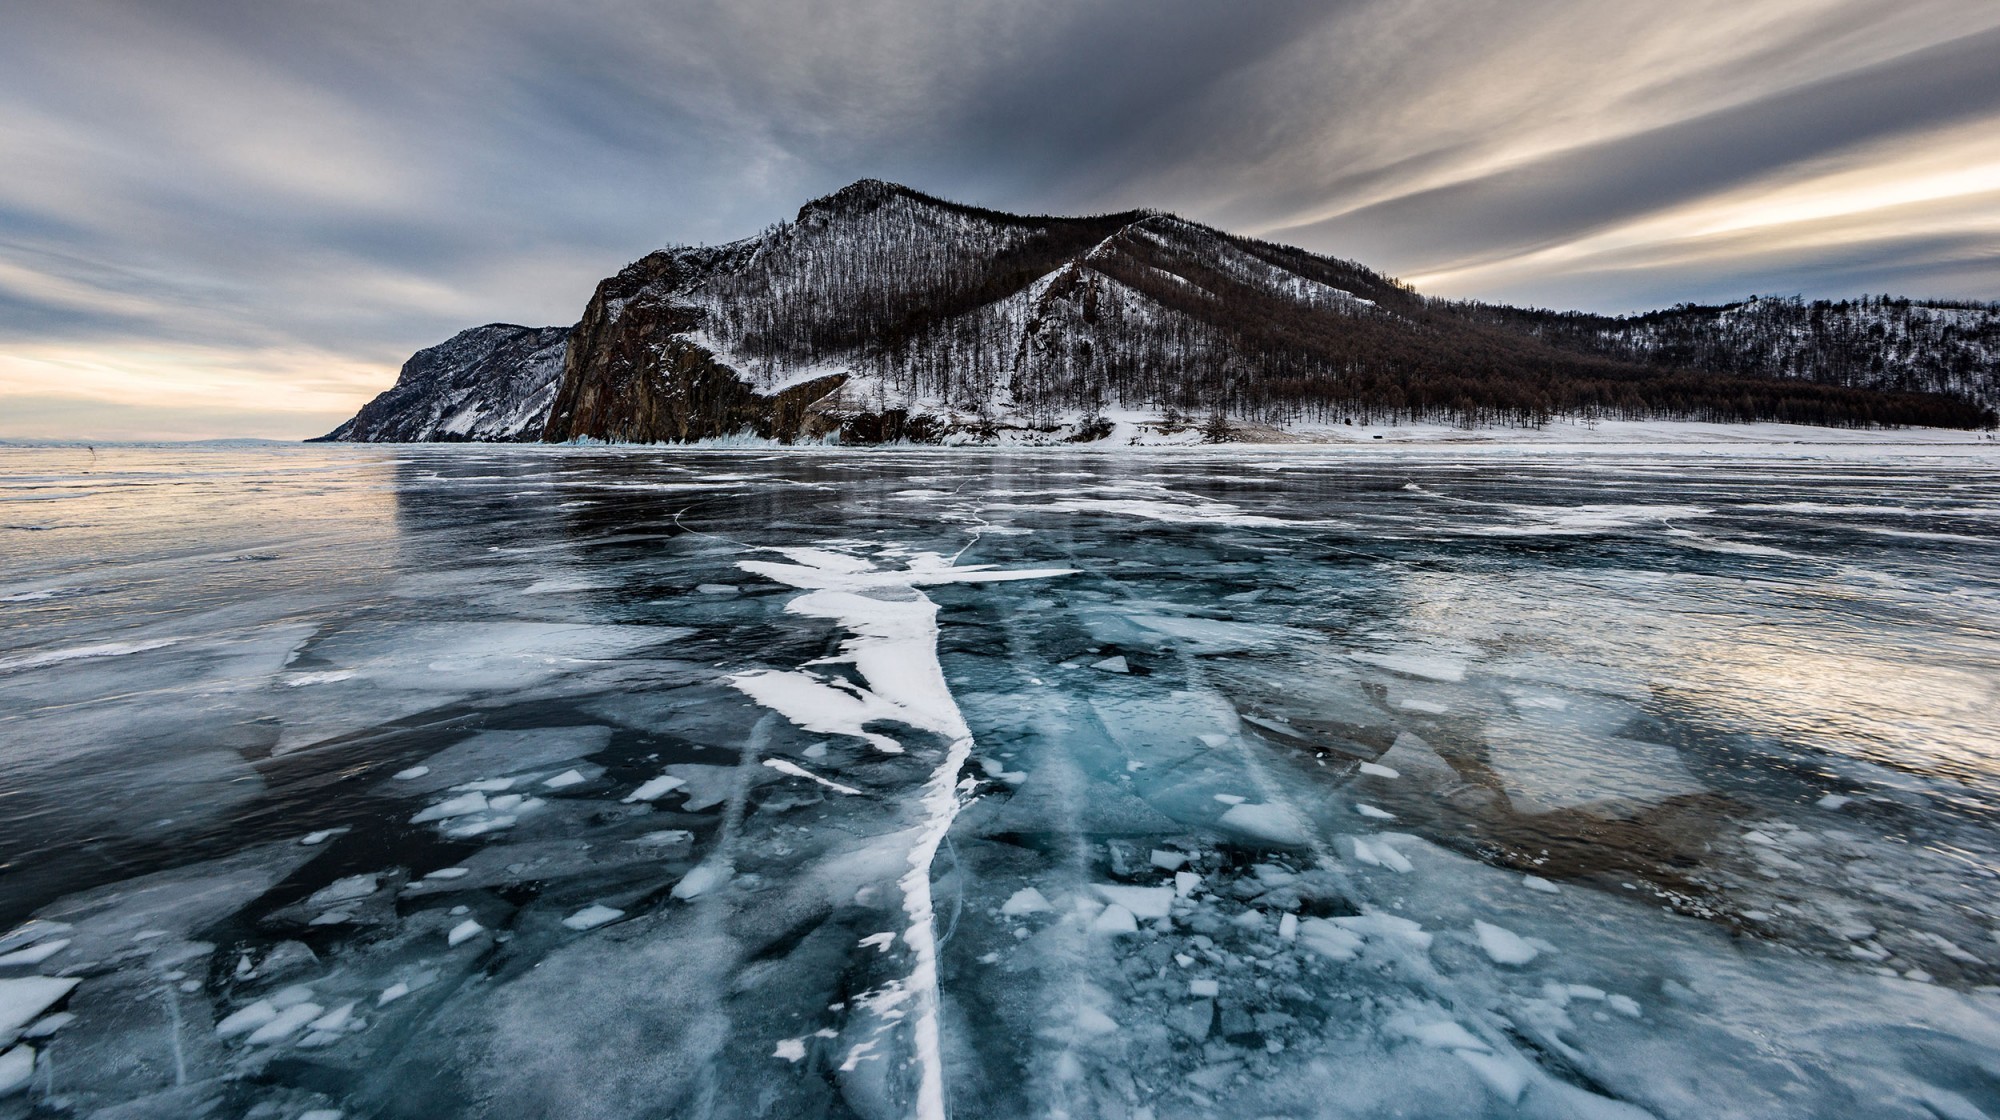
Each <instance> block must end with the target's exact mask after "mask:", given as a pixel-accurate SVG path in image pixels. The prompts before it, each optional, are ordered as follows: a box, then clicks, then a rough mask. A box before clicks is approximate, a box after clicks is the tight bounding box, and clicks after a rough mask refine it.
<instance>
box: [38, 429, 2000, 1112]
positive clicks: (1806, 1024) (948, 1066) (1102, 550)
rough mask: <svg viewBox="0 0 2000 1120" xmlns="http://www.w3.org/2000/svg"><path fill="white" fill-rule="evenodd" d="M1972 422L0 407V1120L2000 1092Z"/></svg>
mask: <svg viewBox="0 0 2000 1120" xmlns="http://www.w3.org/2000/svg"><path fill="white" fill-rule="evenodd" d="M1996 713H2000V453H1996V452H1995V450H1994V449H1992V448H1987V449H1980V448H1976V447H1975V448H1961V449H1947V450H1946V451H1943V452H1925V451H1921V450H1913V451H1911V452H1909V453H1906V454H1900V455H1881V454H1873V453H1869V452H1866V451H1855V452H1851V453H1838V452H1829V453H1827V455H1826V457H1821V458H1808V457H1802V456H1798V455H1793V456H1790V457H1778V456H1776V455H1775V454H1772V453H1766V452H1761V451H1759V450H1758V449H1756V448H1740V449H1737V450H1734V451H1732V452H1731V453H1728V454H1710V455H1699V456H1697V455H1677V454H1675V453H1673V452H1671V451H1666V450H1659V451H1654V452H1646V453H1616V454H1610V453H1605V454H1593V453H1586V452H1582V451H1561V450H1551V451H1544V452H1539V453H1518V452H1510V451H1508V450H1506V449H1505V448H1488V449H1485V450H1484V451H1482V452H1480V453H1476V454H1475V453H1471V452H1467V451H1463V450H1454V449H1451V448H1448V447H1445V448H1434V449H1431V450H1424V449H1421V448H1418V449H1411V450H1403V451H1394V452H1384V453H1379V454H1362V453H1358V452H1356V451H1351V450H1350V451H1342V450H1339V449H1334V450H1318V451H1315V450H1310V449H1301V448H1281V449H1258V448H1250V447H1225V448H1221V449H1172V450H1160V451H1157V452H1133V453H1129V454H1085V453H1059V452H1041V453H1025V452H1023V453H987V452H974V451H952V452H924V451H909V450H904V451H875V452H820V451H812V452H785V453H774V452H768V451H744V452H720V451H709V452H671V451H660V450H606V449H588V448H555V449H551V448H540V447H518V448H517V447H504V448H492V447H467V446H461V447H441V448H407V447H391V448H379V447H378V448H370V447H274V448H252V449H200V448H196V449H187V448H180V449H150V450H149V449H131V448H127V449H100V450H98V451H96V452H94V453H92V452H88V451H85V450H81V449H0V931H11V932H0V1047H9V1046H10V1048H8V1049H6V1050H5V1052H4V1053H0V1090H6V1095H5V1096H4V1097H0V1120H11V1118H14V1117H25V1116H28V1115H31V1114H32V1115H36V1116H42V1115H64V1116H69V1115H74V1116H79V1117H84V1116H93V1115H96V1116H103V1117H107V1118H113V1117H116V1118H125V1120H138V1118H161V1120H165V1118H170V1117H171V1118H181V1117H196V1116H217V1117H231V1118H234V1117H259V1118H264V1117H269V1118H272V1120H292V1118H297V1117H312V1118H313V1120H331V1118H332V1117H333V1116H335V1115H336V1114H339V1115H344V1116H345V1117H348V1118H362V1117H369V1118H373V1117H384V1118H387V1117H397V1118H412V1120H414V1118H440V1117H459V1116H465V1117H564V1118H591V1117H774V1118H798V1117H863V1118H867V1120H876V1118H894V1117H912V1116H914V1117H923V1118H925V1120H936V1118H940V1117H944V1116H956V1117H962V1118H973V1117H1007V1118H1012V1117H1073V1118H1077V1120H1084V1118H1107V1120H1112V1118H1115V1120H1140V1118H1145V1117H1151V1118H1153V1120H1169V1118H1181V1117H1209V1116H1225V1117H1233V1118H1242V1120H1254V1118H1259V1117H1349V1116H1353V1117H1364V1116H1366V1117H1373V1116H1391V1115H1399V1116H1411V1117H1499V1116H1527V1117H1550V1118H1554V1117H1578V1118H1584V1117H1588V1118H1599V1117H1640V1116H1649V1115H1650V1116H1656V1117H1663V1118H1664V1117H1677V1118H1678V1117H1686V1118H1709V1117H1757V1118H1768V1117H1799V1118H1825V1117H1848V1116H1852V1117H1868V1118H1899V1117H1909V1118H1913V1120H1916V1118H1924V1120H1931V1118H1938V1117H1943V1118H1947V1120H1963V1118H1968V1117H1979V1116H1986V1117H2000V987H1996V986H1995V985H1996V984H2000V882H1997V881H1996V872H2000V775H1996V771H2000V726H1996V720H1995V717H1996Z"/></svg>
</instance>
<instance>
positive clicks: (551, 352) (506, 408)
mask: <svg viewBox="0 0 2000 1120" xmlns="http://www.w3.org/2000/svg"><path fill="white" fill-rule="evenodd" d="M569 335H570V330H569V328H568V327H517V326H513V325H510V324H506V323H492V324H489V325H487V326H483V327H474V328H472V329H471V330H468V331H461V332H459V333H458V334H456V335H453V336H452V337H451V338H450V339H449V340H447V341H445V342H442V343H439V344H438V345H436V346H433V347H431V348H429V349H427V350H419V351H417V352H416V353H415V354H413V355H411V357H410V360H409V361H407V362H404V363H403V371H402V373H401V375H399V376H398V377H397V378H396V384H395V385H394V386H393V387H392V388H390V389H389V390H388V391H387V392H385V393H383V394H382V395H381V396H378V397H376V398H375V399H374V400H372V401H370V402H368V403H367V404H366V405H364V406H362V409H361V411H360V412H358V413H356V414H355V416H354V419H352V420H349V421H348V422H347V423H345V424H342V425H341V426H340V427H338V428H335V429H334V430H333V431H331V432H328V433H327V434H326V435H323V436H320V437H319V440H322V441H325V440H340V441H350V442H372V443H424V442H454V441H469V442H479V443H496V442H513V441H522V440H536V439H540V438H541V436H542V428H543V420H544V418H545V417H546V416H547V415H548V412H549V402H550V401H551V400H552V399H554V397H555V393H556V386H557V384H558V383H559V382H560V381H561V380H562V370H563V356H564V353H565V351H566V350H567V344H568V341H569Z"/></svg>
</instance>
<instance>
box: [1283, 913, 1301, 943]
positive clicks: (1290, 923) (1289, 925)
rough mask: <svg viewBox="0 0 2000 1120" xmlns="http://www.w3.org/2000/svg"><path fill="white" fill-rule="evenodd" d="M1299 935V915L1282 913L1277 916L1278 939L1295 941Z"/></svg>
mask: <svg viewBox="0 0 2000 1120" xmlns="http://www.w3.org/2000/svg"><path fill="white" fill-rule="evenodd" d="M1298 936H1299V916H1298V915H1297V914H1284V915H1281V916H1280V917H1279V918H1278V940H1280V941H1295V940H1297V939H1298Z"/></svg>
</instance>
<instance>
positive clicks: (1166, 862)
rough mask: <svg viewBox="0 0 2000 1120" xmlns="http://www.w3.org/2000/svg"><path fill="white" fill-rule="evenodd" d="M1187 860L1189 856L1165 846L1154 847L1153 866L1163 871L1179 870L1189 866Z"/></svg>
mask: <svg viewBox="0 0 2000 1120" xmlns="http://www.w3.org/2000/svg"><path fill="white" fill-rule="evenodd" d="M1187 860H1188V857H1186V856H1184V855H1182V854H1181V853H1179V852H1170V851H1167V850H1166V849H1164V848H1154V849H1153V856H1152V863H1153V866H1154V867H1157V868H1159V869H1160V870H1162V871H1179V870H1180V869H1181V868H1183V867H1186V866H1187Z"/></svg>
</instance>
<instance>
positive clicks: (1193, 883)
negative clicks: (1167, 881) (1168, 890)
mask: <svg viewBox="0 0 2000 1120" xmlns="http://www.w3.org/2000/svg"><path fill="white" fill-rule="evenodd" d="M1198 886H1201V876H1199V875H1197V874H1195V873H1194V872H1192V871H1176V872H1174V895H1175V897H1177V898H1186V897H1187V896H1188V895H1191V894H1193V893H1194V889H1195V888H1196V887H1198Z"/></svg>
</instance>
